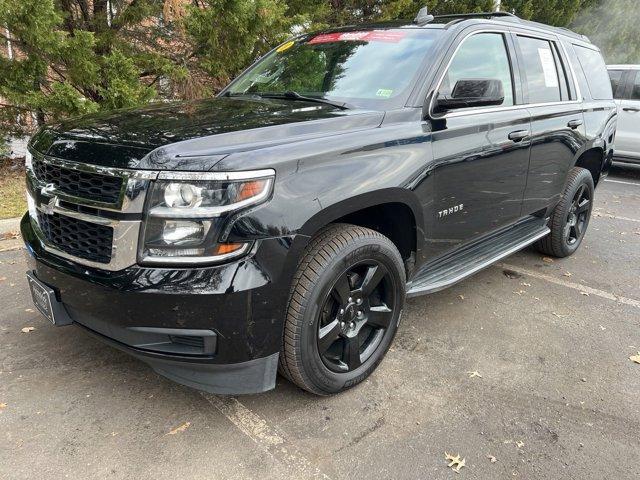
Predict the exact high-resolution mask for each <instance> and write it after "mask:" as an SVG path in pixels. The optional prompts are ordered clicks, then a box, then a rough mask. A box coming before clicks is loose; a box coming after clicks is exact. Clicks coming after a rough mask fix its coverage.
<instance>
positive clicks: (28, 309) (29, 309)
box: [24, 308, 33, 313]
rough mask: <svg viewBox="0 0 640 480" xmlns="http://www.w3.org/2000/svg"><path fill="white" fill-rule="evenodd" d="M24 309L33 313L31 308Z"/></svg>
mask: <svg viewBox="0 0 640 480" xmlns="http://www.w3.org/2000/svg"><path fill="white" fill-rule="evenodd" d="M24 311H25V312H29V313H33V308H25V309H24Z"/></svg>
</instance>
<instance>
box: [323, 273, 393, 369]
mask: <svg viewBox="0 0 640 480" xmlns="http://www.w3.org/2000/svg"><path fill="white" fill-rule="evenodd" d="M393 287H394V286H393V278H392V276H391V274H390V273H389V271H388V270H387V268H386V267H385V266H384V265H382V264H381V263H380V262H377V261H375V260H365V261H363V262H359V263H358V264H356V265H354V266H352V267H350V268H349V269H348V270H347V271H345V272H344V273H343V274H342V275H341V276H340V277H339V278H338V279H337V280H336V282H335V284H334V285H333V288H332V289H331V292H330V293H329V295H328V296H327V299H326V300H325V302H324V306H323V308H322V310H321V311H320V321H319V322H318V352H319V354H320V357H321V358H322V361H323V362H324V364H325V365H326V366H327V368H329V369H330V370H332V371H334V372H349V371H353V370H355V369H357V368H358V367H360V365H362V364H363V363H364V362H366V361H367V360H368V359H369V358H370V357H371V355H372V354H373V353H374V352H375V351H376V349H377V348H378V347H379V346H380V343H381V342H382V339H383V337H384V334H385V332H386V331H387V329H388V328H389V325H390V324H391V322H392V320H393V310H394V307H395V303H396V299H395V294H394V288H393Z"/></svg>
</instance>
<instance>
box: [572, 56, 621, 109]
mask: <svg viewBox="0 0 640 480" xmlns="http://www.w3.org/2000/svg"><path fill="white" fill-rule="evenodd" d="M574 47H575V50H576V54H577V55H578V61H579V62H580V65H581V66H582V71H583V72H584V74H585V76H586V77H587V83H588V84H589V91H590V92H591V96H592V97H593V99H594V100H609V99H611V98H613V93H612V92H611V80H610V79H609V75H607V66H606V65H605V64H604V60H603V59H602V55H600V52H598V51H597V50H591V49H590V48H586V47H581V46H580V45H574Z"/></svg>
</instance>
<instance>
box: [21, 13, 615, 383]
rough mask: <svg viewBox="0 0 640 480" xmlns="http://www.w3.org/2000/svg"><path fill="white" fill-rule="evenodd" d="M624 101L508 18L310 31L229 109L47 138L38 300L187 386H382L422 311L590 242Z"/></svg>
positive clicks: (29, 240) (35, 286) (287, 46)
mask: <svg viewBox="0 0 640 480" xmlns="http://www.w3.org/2000/svg"><path fill="white" fill-rule="evenodd" d="M615 127H616V105H615V103H614V101H613V100H612V94H611V86H610V82H609V78H608V76H607V71H606V67H605V64H604V62H603V60H602V57H601V55H600V53H599V51H598V49H597V48H596V47H594V46H593V45H592V44H591V43H589V41H588V39H587V38H585V37H582V36H579V35H576V34H574V33H572V32H570V31H567V30H561V29H555V28H550V27H546V26H543V25H540V24H535V23H530V22H527V21H523V20H520V19H519V18H517V17H514V16H512V15H508V14H500V13H489V14H478V15H471V16H464V15H459V16H450V17H435V18H433V17H432V16H430V15H427V14H426V12H424V11H423V12H421V14H420V15H419V16H418V18H417V19H416V20H415V21H414V22H413V23H412V22H404V23H394V24H383V25H373V26H371V25H370V26H358V27H349V28H341V29H334V30H329V31H326V32H322V33H314V34H308V35H303V36H300V37H298V38H295V39H293V40H291V41H288V42H286V43H284V44H282V45H280V46H278V47H277V48H276V49H274V50H273V51H271V52H270V53H269V54H267V55H266V56H265V57H264V58H262V59H260V60H259V61H258V62H256V63H255V64H254V65H253V66H251V67H250V68H249V69H248V70H247V71H246V72H244V73H243V74H242V75H241V76H240V77H239V78H238V79H237V80H235V81H234V82H232V83H231V84H230V85H229V86H228V87H227V88H226V89H225V90H224V91H222V92H221V93H220V95H218V96H217V97H216V98H213V99H210V100H205V101H199V102H186V103H160V104H152V105H149V106H147V107H145V108H141V109H136V110H123V111H118V112H114V113H108V114H98V115H93V116H88V117H83V118H79V119H74V120H69V121H65V122H62V123H60V124H58V125H51V126H47V127H44V128H42V129H41V130H40V131H39V132H38V133H37V134H36V135H35V136H34V137H33V139H32V140H31V142H30V146H29V149H30V155H29V157H28V159H27V167H28V169H27V173H28V175H27V177H28V178H27V188H28V197H29V213H28V214H27V215H25V217H24V218H23V220H22V224H21V228H22V235H23V237H24V240H25V242H26V245H27V251H28V253H29V257H30V261H31V265H32V267H31V268H32V270H31V271H30V272H29V273H28V277H29V283H30V286H31V289H32V293H33V298H34V301H35V303H36V305H37V307H38V308H39V309H40V311H41V312H42V313H43V314H44V315H45V316H46V317H48V318H49V319H50V320H51V321H52V322H53V323H54V324H58V325H65V324H71V323H73V324H77V325H78V326H81V327H83V328H84V329H86V330H87V331H89V332H91V333H93V334H95V335H97V336H98V337H99V338H101V339H102V340H104V341H106V342H107V343H110V344H112V345H113V346H115V347H118V348H121V349H123V350H124V351H126V352H129V353H131V354H133V355H135V356H136V357H138V358H140V359H141V360H143V361H145V362H147V363H149V364H150V365H151V366H152V367H153V368H154V369H155V370H156V371H157V372H158V373H160V374H161V375H164V376H167V377H169V378H171V379H173V380H175V381H177V382H180V383H182V384H185V385H189V386H192V387H195V388H199V389H202V390H206V391H210V392H216V393H233V394H238V393H254V392H262V391H265V390H269V389H271V388H273V387H274V385H275V381H276V374H277V372H278V371H280V372H281V373H282V374H283V375H284V376H285V377H287V378H288V379H290V380H291V381H293V382H295V383H296V384H297V385H299V386H300V387H302V388H304V389H306V390H308V391H310V392H313V393H316V394H320V395H327V394H334V393H337V392H340V391H343V390H345V389H347V388H349V387H352V386H354V385H356V384H357V383H359V382H361V381H362V380H363V379H365V378H367V376H368V375H370V374H371V373H372V372H373V370H374V369H375V368H376V366H377V365H378V364H379V363H380V361H381V360H382V358H383V357H384V355H385V352H386V351H387V349H388V348H389V346H390V344H391V342H392V340H393V337H394V335H395V333H396V330H397V328H398V325H399V324H400V319H401V315H402V309H403V305H404V301H405V297H406V296H407V295H408V296H414V295H421V294H427V293H431V292H435V291H438V290H440V289H443V288H446V287H448V286H450V285H452V284H453V283H455V282H457V281H459V280H461V279H463V278H465V277H467V276H469V275H471V274H473V273H474V272H477V271H478V270H480V269H482V268H484V267H486V266H488V265H490V264H491V263H492V262H495V261H497V260H499V259H500V258H503V257H505V256H506V255H509V254H511V253H513V252H515V251H517V250H519V249H522V248H523V247H525V246H527V245H529V244H533V243H536V245H537V247H538V248H539V249H540V250H541V251H542V252H544V253H545V254H546V255H554V256H557V257H565V256H567V255H571V254H572V253H573V252H574V251H575V250H576V249H577V248H578V246H579V245H580V242H581V241H582V239H583V236H584V234H585V230H586V228H587V225H588V223H589V217H590V213H591V209H592V206H593V199H594V187H595V185H597V184H598V182H599V181H601V180H602V178H603V177H604V176H605V175H606V173H607V170H608V168H609V165H610V163H611V158H612V152H613V142H614V136H615Z"/></svg>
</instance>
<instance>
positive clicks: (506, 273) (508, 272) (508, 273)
mask: <svg viewBox="0 0 640 480" xmlns="http://www.w3.org/2000/svg"><path fill="white" fill-rule="evenodd" d="M502 274H503V275H504V276H505V277H507V278H510V279H512V280H514V279H516V278H521V277H522V275H520V274H519V273H518V272H514V271H513V270H503V271H502Z"/></svg>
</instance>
